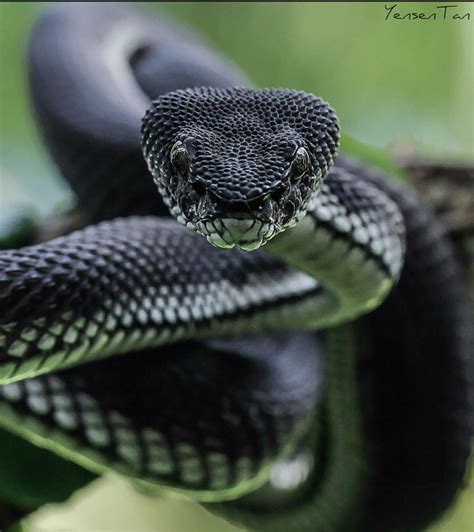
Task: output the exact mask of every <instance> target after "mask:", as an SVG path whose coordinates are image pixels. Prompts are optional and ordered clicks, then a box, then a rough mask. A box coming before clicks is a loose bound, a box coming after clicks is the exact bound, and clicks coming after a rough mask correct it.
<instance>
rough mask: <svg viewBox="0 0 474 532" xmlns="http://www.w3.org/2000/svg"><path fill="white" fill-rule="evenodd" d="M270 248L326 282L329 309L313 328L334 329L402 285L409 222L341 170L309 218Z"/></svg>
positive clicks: (313, 321)
mask: <svg viewBox="0 0 474 532" xmlns="http://www.w3.org/2000/svg"><path fill="white" fill-rule="evenodd" d="M265 249H266V250H267V251H268V252H270V253H271V254H273V255H275V256H277V257H278V258H279V259H281V260H283V261H285V262H286V263H288V264H290V265H291V266H293V267H295V268H297V269H299V270H301V271H303V272H305V273H306V274H308V275H310V276H311V277H314V278H315V279H317V280H318V282H319V283H321V285H322V286H323V287H324V289H325V298H326V305H325V308H324V312H321V309H319V312H318V313H317V314H315V315H313V316H312V317H310V323H309V325H310V327H311V328H313V327H314V328H321V327H326V326H331V325H334V324H336V323H341V322H342V321H347V320H352V319H354V318H356V317H357V316H360V315H362V314H365V313H367V312H370V311H371V310H373V309H374V308H376V307H378V306H379V305H380V303H381V302H382V301H383V299H384V298H385V297H386V295H387V294H388V293H389V292H390V290H391V288H392V287H393V286H394V285H395V284H396V282H397V280H398V278H399V276H400V272H401V268H402V264H403V258H404V251H405V235H404V224H403V218H402V215H401V213H400V211H399V209H398V207H397V205H396V204H395V203H394V202H393V201H392V200H390V199H389V198H388V197H387V196H386V195H385V194H384V193H383V192H381V191H380V190H379V189H377V188H375V187H374V186H372V185H370V184H368V183H366V182H365V181H363V180H361V179H360V178H357V177H355V176H354V175H353V174H351V173H349V172H347V171H345V170H343V169H342V168H337V167H336V168H335V169H333V171H332V173H331V174H330V175H329V176H328V179H327V180H326V182H325V183H324V184H323V185H322V187H321V189H320V190H319V191H318V192H317V193H316V194H315V195H314V196H313V198H312V200H311V203H310V207H309V209H308V212H307V215H306V216H305V217H304V218H303V219H302V220H301V221H300V222H299V223H298V224H297V225H296V226H295V227H294V228H292V229H289V230H287V231H285V232H284V233H281V234H280V235H278V236H276V237H275V238H274V239H273V240H272V241H271V242H269V244H268V245H267V246H266V247H265Z"/></svg>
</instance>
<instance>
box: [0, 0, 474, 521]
mask: <svg viewBox="0 0 474 532" xmlns="http://www.w3.org/2000/svg"><path fill="white" fill-rule="evenodd" d="M436 5H438V4H436V3H433V2H418V3H402V4H400V10H404V11H425V12H430V11H431V10H432V9H433V8H434V7H435V6H436ZM459 6H460V7H459V9H460V10H464V9H465V10H469V9H471V12H472V11H473V10H472V4H469V3H467V4H463V3H459ZM142 7H143V9H149V10H153V11H161V12H165V13H167V14H170V15H171V16H174V17H176V18H178V19H180V20H181V21H183V22H185V23H187V24H188V25H189V26H191V27H193V28H195V29H196V30H198V31H199V32H201V33H202V34H203V35H204V36H205V37H206V38H207V40H208V41H209V42H210V44H212V45H214V46H215V47H216V48H218V49H220V50H222V52H223V53H224V54H225V55H226V56H228V57H230V58H231V59H233V60H234V61H235V62H236V63H237V64H238V65H240V66H241V68H242V69H243V70H244V71H245V72H247V73H248V75H249V77H250V78H251V79H252V80H253V81H254V83H255V84H256V85H257V86H260V87H263V86H289V87H292V88H296V89H303V90H308V91H311V92H314V93H316V94H318V95H320V96H322V97H323V98H325V99H326V100H328V101H329V102H330V103H331V105H332V106H333V107H334V108H335V109H336V110H337V112H338V115H339V117H340V120H341V126H342V130H343V132H344V133H345V134H346V137H344V139H343V143H342V147H343V148H344V149H347V150H348V151H351V152H353V153H355V154H358V155H359V156H360V157H361V158H364V159H369V160H371V161H373V162H376V163H377V164H379V165H381V166H383V167H384V168H391V165H390V162H389V159H388V158H387V156H386V155H385V154H384V153H383V152H382V151H380V150H377V149H374V148H373V146H375V147H377V148H384V149H389V150H391V149H393V148H394V147H410V149H415V150H417V151H421V152H424V153H427V154H436V155H441V156H449V157H457V158H464V159H465V158H472V156H473V146H474V131H473V129H474V125H473V124H474V116H473V112H474V104H473V99H472V94H473V93H474V79H473V78H474V68H473V63H472V59H473V46H472V45H473V37H474V34H473V23H472V21H452V20H446V21H443V20H437V21H395V20H389V21H386V20H385V14H386V12H385V4H384V3H383V2H373V3H369V2H366V3H356V2H354V3H337V4H335V3H330V2H320V3H309V2H283V3H268V2H230V3H228V2H223V3H211V2H162V3H143V6H142ZM42 8H43V5H41V3H38V2H23V3H21V2H19V3H15V2H3V3H0V76H1V83H0V207H1V206H2V204H3V205H5V204H11V203H12V202H22V203H25V204H30V205H34V206H35V207H36V208H37V209H38V210H39V211H40V212H42V213H46V212H49V211H51V209H52V208H53V207H54V206H56V205H57V204H58V203H59V204H61V203H63V204H64V202H67V201H69V200H70V197H69V192H68V188H67V186H66V185H65V184H64V183H63V182H62V181H61V179H60V178H59V176H58V175H57V173H56V172H55V170H54V168H53V167H52V165H51V164H50V162H49V160H48V157H47V155H46V154H45V153H44V151H43V148H42V146H41V144H40V142H39V139H38V136H37V132H36V130H35V126H34V122H33V117H32V114H31V110H30V106H29V100H28V91H27V84H26V65H25V60H24V51H25V46H26V42H27V38H28V31H29V28H30V26H31V24H32V22H33V20H34V19H35V17H36V16H37V14H38V13H39V12H40V11H41V9H42ZM351 137H353V138H351ZM355 139H357V140H355ZM0 456H1V457H3V458H2V461H1V464H0V467H1V473H0V498H2V497H5V498H10V499H11V500H15V499H18V497H20V498H21V497H22V499H21V500H20V499H18V502H21V503H22V504H24V505H28V506H34V505H36V504H40V503H42V502H45V501H46V500H47V499H48V500H62V499H63V498H64V497H66V496H67V495H68V494H69V493H70V492H72V491H74V489H75V487H76V486H79V485H80V484H83V483H87V482H88V481H89V480H90V478H92V476H88V474H87V473H85V472H82V470H79V469H78V468H75V466H72V465H71V464H69V463H67V462H63V461H62V460H60V459H59V458H58V459H56V458H55V457H54V456H52V455H49V453H47V452H46V451H40V450H38V451H37V452H36V449H34V448H33V447H32V446H31V445H30V444H29V443H26V442H22V441H21V440H18V439H17V438H14V437H13V436H10V435H8V434H6V433H3V432H0ZM7 461H8V464H7ZM5 464H6V465H5ZM28 471H30V472H31V476H28V474H27V472H28ZM46 479H47V480H46ZM61 479H62V480H61ZM105 482H106V484H105V485H106V488H104V484H103V481H99V484H97V482H96V483H93V484H92V485H91V486H90V487H88V488H86V489H85V490H84V492H82V493H80V494H79V496H78V497H75V498H74V500H73V503H72V504H71V505H70V506H69V507H63V509H62V510H61V511H59V512H58V511H52V512H51V511H49V512H48V511H46V512H41V515H40V516H38V517H37V518H36V519H33V520H32V521H31V522H30V524H31V526H32V527H33V528H36V527H38V528H43V527H44V528H49V529H51V528H64V526H67V527H68V528H84V527H85V526H87V527H88V528H98V527H102V528H108V527H110V526H115V527H116V528H117V527H120V528H127V527H128V528H133V529H138V528H142V529H153V530H160V531H166V532H177V531H190V530H193V532H197V531H199V530H203V531H204V530H205V531H206V532H211V531H215V532H224V531H225V530H229V531H230V530H232V527H230V526H227V525H225V524H223V522H222V521H219V520H217V519H215V518H210V517H207V515H206V514H205V512H204V511H203V510H199V509H197V507H196V506H195V505H191V504H190V503H180V502H177V501H173V502H168V501H158V502H157V501H156V500H148V499H144V498H143V497H140V496H139V495H137V494H136V493H134V492H132V491H131V490H129V489H128V490H127V489H124V488H123V485H122V487H120V486H119V488H117V482H116V481H115V483H114V482H111V483H110V482H109V481H105ZM107 482H109V483H108V484H107ZM119 484H120V483H119ZM39 488H41V489H39ZM117 489H118V490H119V491H118V492H117ZM114 490H115V491H114ZM120 490H122V491H120ZM42 497H43V498H42ZM145 501H146V502H145ZM472 502H473V494H472V492H469V491H468V492H466V493H465V495H464V496H463V498H462V499H461V503H460V508H461V510H460V511H457V512H455V513H454V515H453V516H449V517H447V518H446V519H445V520H444V521H443V522H442V523H440V524H439V525H436V526H435V528H434V529H433V530H436V531H437V532H442V531H443V532H448V531H449V532H463V531H468V530H470V528H469V527H470V525H472V523H473V522H474V509H473V508H474V505H473V504H472ZM122 503H123V504H122ZM68 508H69V509H68ZM68 511H69V512H70V514H68V515H69V517H68V515H66V514H67V512H68ZM61 512H62V513H61ZM64 512H66V514H65V513H64ZM94 519H95V520H94ZM112 521H113V523H112V524H110V523H111V522H112ZM127 523H128V524H127Z"/></svg>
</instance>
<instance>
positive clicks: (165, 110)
mask: <svg viewBox="0 0 474 532" xmlns="http://www.w3.org/2000/svg"><path fill="white" fill-rule="evenodd" d="M142 136H143V139H142V140H143V142H142V146H143V152H144V156H145V160H146V162H147V165H148V168H149V170H150V172H151V173H152V175H153V178H154V180H155V183H156V184H157V186H158V189H159V192H160V194H161V195H162V197H163V200H164V202H165V203H166V205H168V207H169V209H170V211H171V214H172V215H173V216H175V217H176V218H177V220H178V221H179V222H181V223H183V224H185V225H186V227H188V228H189V229H192V230H194V231H197V232H198V233H200V234H202V235H203V236H205V237H206V238H207V240H208V241H209V242H210V243H211V244H213V245H214V246H217V247H221V248H232V247H234V246H237V247H239V248H241V249H244V250H253V249H257V248H259V247H260V246H262V245H263V244H265V243H266V242H268V241H269V240H270V239H271V238H273V237H274V236H275V235H276V234H278V233H280V232H281V231H283V230H285V229H286V228H288V227H292V226H294V225H295V224H296V223H297V222H298V221H299V220H300V219H301V218H302V217H303V216H304V215H305V213H306V210H307V208H308V204H309V201H310V198H311V196H312V195H313V194H314V193H315V192H317V191H318V189H319V187H320V184H321V180H322V179H323V178H324V176H325V175H326V173H327V171H328V169H329V167H330V165H331V164H332V161H333V157H334V155H335V153H336V149H337V145H338V140H339V126H338V122H337V118H336V115H335V114H334V112H333V111H332V109H331V108H330V107H329V106H328V105H327V104H326V103H325V102H324V101H322V100H321V99H319V98H317V97H316V96H313V95H312V94H308V93H305V92H299V91H294V90H288V89H263V90H254V89H244V88H229V89H214V88H198V89H186V90H177V91H174V92H170V93H168V94H165V95H163V96H161V97H159V98H158V99H157V100H155V101H154V102H153V103H152V105H151V107H150V109H149V110H148V111H147V113H146V115H145V117H144V119H143V126H142Z"/></svg>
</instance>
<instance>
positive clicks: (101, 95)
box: [0, 4, 472, 531]
mask: <svg viewBox="0 0 474 532" xmlns="http://www.w3.org/2000/svg"><path fill="white" fill-rule="evenodd" d="M29 72H30V84H31V94H32V98H33V102H34V107H35V110H36V113H37V117H38V120H39V123H40V126H41V130H42V132H43V134H44V136H45V139H46V142H47V145H48V147H49V149H50V151H51V153H52V154H53V157H54V159H55V161H56V162H57V164H58V166H59V167H60V169H61V171H62V173H63V174H64V176H65V177H66V178H67V179H68V181H69V183H70V184H71V186H72V188H73V190H74V192H75V194H76V196H77V200H78V205H79V206H80V207H81V208H82V209H83V210H84V212H86V213H87V216H88V218H89V221H90V223H91V224H92V225H89V226H87V227H85V228H84V229H82V230H79V231H76V232H74V233H72V234H70V235H67V236H63V237H60V238H57V239H55V240H52V241H50V242H45V243H40V244H37V245H35V246H31V247H26V248H21V249H18V250H8V251H3V252H1V254H0V266H1V269H0V319H1V321H0V349H1V351H0V383H1V384H2V386H0V397H1V398H2V401H1V403H0V423H1V424H2V425H4V426H6V427H7V428H10V429H11V430H14V431H16V432H20V433H21V434H22V435H24V436H26V437H27V438H29V439H31V440H32V441H34V442H35V443H37V444H39V445H42V446H44V447H47V448H49V449H51V450H53V451H55V452H57V453H59V454H61V455H63V456H65V457H68V458H70V459H72V460H74V461H76V462H78V463H80V464H82V465H83V466H85V467H87V468H89V469H91V470H93V471H97V472H102V471H105V470H108V469H113V470H116V471H119V472H121V473H123V474H124V475H126V476H128V477H131V478H133V479H135V480H136V481H137V482H140V483H142V484H143V485H146V486H147V487H153V486H155V487H161V486H163V487H166V488H170V489H179V490H183V491H185V492H186V493H187V494H189V495H191V496H193V497H194V498H196V499H197V500H200V501H204V502H212V503H217V502H219V501H231V502H225V503H223V504H219V505H217V504H213V505H209V507H210V508H211V509H216V511H219V512H222V513H223V515H225V516H227V517H229V518H231V519H235V520H237V521H240V522H241V523H243V524H245V525H246V526H250V527H253V528H256V529H262V530H267V529H268V530H272V531H273V530H285V531H286V530H295V531H300V530H301V531H303V530H321V531H322V530H356V529H364V530H385V529H386V530H395V529H397V530H408V529H410V530H412V529H416V528H421V527H424V526H425V525H426V524H427V523H428V522H429V521H430V520H432V519H433V518H435V517H437V516H438V515H439V514H440V513H441V512H442V511H443V510H444V509H445V508H447V507H448V506H449V505H450V504H451V502H452V501H453V499H454V497H455V495H456V494H457V492H458V491H459V489H460V487H461V486H462V483H463V478H464V475H465V470H466V464H467V460H468V456H469V452H470V445H471V440H470V435H471V429H472V426H471V419H472V404H471V397H470V361H469V356H470V349H471V347H472V345H471V343H470V342H471V340H470V337H471V336H470V335H471V332H472V331H471V327H470V323H469V318H468V314H467V307H466V303H465V301H464V293H463V282H462V276H461V273H460V271H459V270H458V266H457V264H456V261H455V259H454V257H453V255H452V252H451V249H450V246H449V244H448V242H447V241H446V239H445V238H444V236H443V232H442V230H441V228H440V227H439V225H438V223H437V221H436V220H435V219H434V218H433V216H432V215H431V214H430V213H429V212H428V211H427V210H426V209H425V208H424V207H423V206H422V205H421V204H420V203H419V201H418V200H417V199H416V197H415V196H414V195H413V193H412V192H411V191H410V190H407V189H406V188H404V187H402V186H400V185H398V184H396V183H394V182H393V181H389V180H387V179H385V178H384V176H382V175H380V174H379V173H378V172H377V171H376V170H374V169H371V168H368V167H366V166H365V165H362V164H360V163H357V162H356V161H353V160H350V159H348V158H345V157H342V156H338V157H337V158H336V159H335V161H334V158H335V157H336V149H337V143H338V124H337V119H336V116H335V114H334V112H333V111H332V110H331V109H330V108H329V107H328V106H327V104H326V103H325V102H323V101H322V100H320V99H319V98H316V97H314V96H312V95H310V94H307V93H303V92H298V91H292V90H286V89H268V90H255V89H247V88H242V86H245V85H248V82H247V81H246V80H245V77H244V76H243V75H242V74H241V73H240V72H239V71H238V69H236V68H235V67H233V66H232V65H230V64H229V63H228V62H226V61H225V60H223V59H221V58H220V57H218V56H217V55H216V54H214V53H213V52H212V51H210V50H209V49H208V48H206V47H205V46H204V45H202V44H201V43H200V42H199V41H198V40H197V39H196V38H195V37H193V36H191V35H189V34H188V33H186V32H184V31H182V30H181V29H179V28H175V27H173V26H172V25H171V24H169V23H168V22H166V23H165V22H160V21H152V20H150V19H149V18H147V17H145V16H142V15H139V14H136V13H134V12H131V11H128V10H127V9H125V8H123V7H117V6H111V5H67V4H63V5H60V6H54V7H53V8H50V9H49V10H48V11H47V13H46V14H45V15H43V16H42V18H41V19H40V20H39V22H38V23H37V24H36V26H35V28H34V31H33V34H32V39H31V43H30V53H29ZM236 86H237V87H238V88H236ZM150 100H153V103H152V104H151V105H150ZM147 109H148V111H146V110H147ZM145 111H146V114H145ZM143 115H145V117H144V119H143V122H142V141H141V140H140V121H141V119H142V117H143ZM140 146H141V148H140ZM142 151H143V154H142V153H141V152H142ZM150 174H151V175H150ZM152 176H153V179H154V180H155V182H156V184H157V185H158V189H159V192H160V194H157V193H156V187H155V186H154V185H153V179H152ZM169 212H171V214H172V215H173V217H174V218H176V219H177V220H178V222H180V223H176V221H175V220H174V219H173V218H169ZM118 217H120V218H118ZM94 224H95V225H94ZM184 226H186V227H184ZM196 233H197V234H196ZM232 247H236V248H241V249H227V248H232ZM219 248H224V249H219ZM257 248H262V249H257ZM249 251H251V252H249ZM323 329H324V330H325V331H324V333H323V332H320V333H316V332H314V331H316V330H323ZM326 329H327V330H326ZM118 354H124V355H123V356H114V357H112V356H111V355H118ZM73 366H74V367H73ZM60 370H61V371H60Z"/></svg>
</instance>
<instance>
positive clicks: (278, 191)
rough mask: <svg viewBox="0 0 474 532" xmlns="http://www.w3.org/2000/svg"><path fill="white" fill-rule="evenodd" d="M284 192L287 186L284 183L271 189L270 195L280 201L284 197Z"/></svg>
mask: <svg viewBox="0 0 474 532" xmlns="http://www.w3.org/2000/svg"><path fill="white" fill-rule="evenodd" d="M284 193H285V186H284V185H283V183H282V184H281V185H279V186H277V187H276V188H274V189H273V190H272V191H271V193H270V195H271V197H272V199H274V200H275V201H279V200H281V198H282V197H283V194H284Z"/></svg>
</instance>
